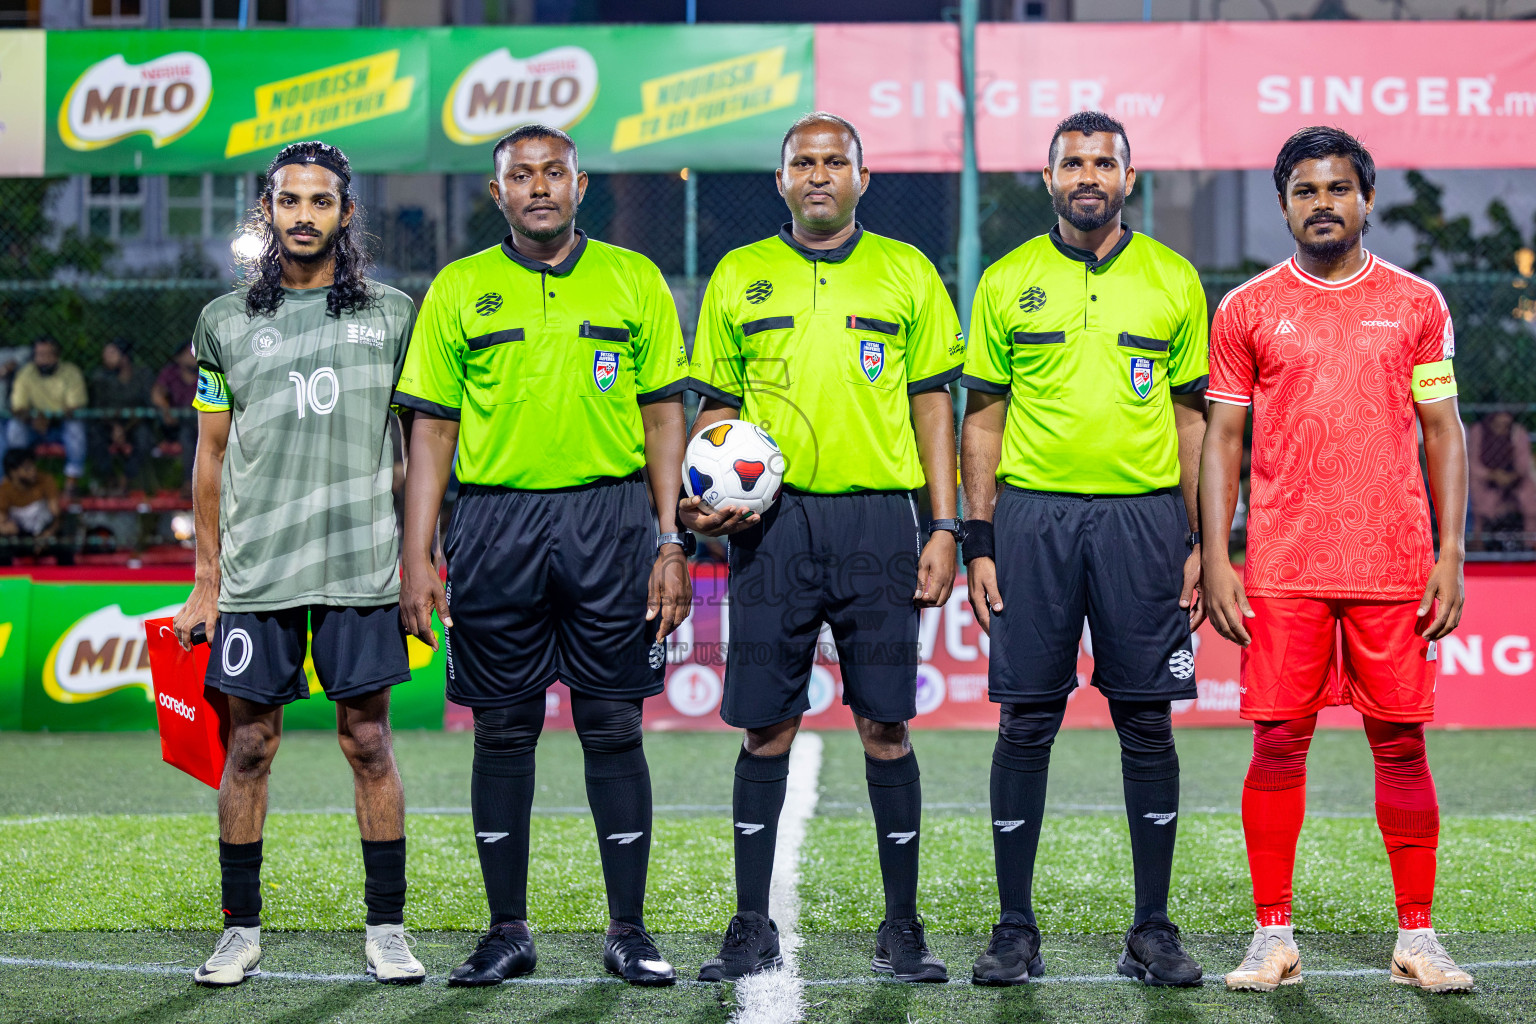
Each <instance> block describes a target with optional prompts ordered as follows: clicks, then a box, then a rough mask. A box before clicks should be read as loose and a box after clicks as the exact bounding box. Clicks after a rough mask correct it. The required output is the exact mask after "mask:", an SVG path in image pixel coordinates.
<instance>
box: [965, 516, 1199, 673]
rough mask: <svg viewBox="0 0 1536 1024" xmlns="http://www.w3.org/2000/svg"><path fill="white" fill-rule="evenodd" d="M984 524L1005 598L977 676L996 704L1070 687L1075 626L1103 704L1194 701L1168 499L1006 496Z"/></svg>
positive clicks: (1184, 526) (1176, 521)
mask: <svg viewBox="0 0 1536 1024" xmlns="http://www.w3.org/2000/svg"><path fill="white" fill-rule="evenodd" d="M993 523H994V530H995V534H996V546H997V559H996V561H997V586H998V589H999V590H1000V591H1001V594H1002V600H1003V611H1002V612H1001V613H1000V614H997V615H996V616H995V617H994V618H993V620H992V636H991V641H992V654H991V665H990V668H989V670H988V673H987V680H988V689H989V690H990V693H991V697H992V699H993V700H994V701H997V702H999V703H1013V702H1033V701H1047V700H1054V699H1056V698H1059V697H1065V696H1066V695H1067V694H1069V693H1071V692H1072V691H1073V690H1074V689H1076V688H1077V643H1078V640H1079V638H1081V637H1082V635H1083V619H1084V618H1086V619H1087V620H1088V634H1089V638H1090V640H1091V643H1092V647H1093V651H1092V653H1093V685H1094V686H1097V687H1098V688H1099V689H1100V690H1101V691H1102V692H1103V693H1104V695H1105V696H1106V697H1113V698H1115V699H1117V700H1143V701H1153V700H1155V701H1162V700H1184V699H1187V698H1191V697H1194V696H1196V695H1197V692H1198V691H1197V690H1196V688H1195V659H1194V649H1193V647H1192V646H1191V642H1190V633H1189V612H1188V610H1186V609H1183V608H1180V607H1179V591H1180V589H1181V588H1182V586H1183V583H1184V562H1185V560H1186V559H1187V558H1188V557H1189V551H1190V549H1189V545H1188V543H1187V540H1186V538H1187V536H1188V533H1189V517H1188V516H1187V515H1186V514H1185V511H1184V500H1183V498H1182V497H1180V496H1179V494H1178V492H1177V491H1176V490H1169V491H1154V492H1152V493H1151V494H1136V495H1125V496H1120V495H1112V496H1103V495H1096V496H1087V495H1074V494H1051V493H1047V492H1043V491H1026V490H1022V489H1020V488H1018V487H1012V486H1004V487H1003V489H1002V492H1001V493H1000V494H999V495H998V496H997V510H996V512H995V513H994V515H993Z"/></svg>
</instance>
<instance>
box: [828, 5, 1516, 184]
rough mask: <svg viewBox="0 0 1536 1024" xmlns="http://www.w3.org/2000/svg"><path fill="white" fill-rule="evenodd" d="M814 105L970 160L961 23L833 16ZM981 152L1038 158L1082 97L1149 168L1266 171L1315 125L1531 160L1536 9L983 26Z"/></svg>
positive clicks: (913, 145) (890, 162)
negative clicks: (1450, 15) (1115, 121)
mask: <svg viewBox="0 0 1536 1024" xmlns="http://www.w3.org/2000/svg"><path fill="white" fill-rule="evenodd" d="M816 32H817V36H816V67H817V87H816V97H817V104H818V105H819V106H821V107H823V108H826V109H830V110H834V111H836V112H838V113H841V114H843V115H844V116H846V117H848V118H849V119H850V120H852V121H854V123H855V124H857V125H858V126H859V128H860V130H861V131H862V132H863V134H864V140H865V146H866V152H867V155H868V158H867V160H866V162H867V163H868V164H869V166H870V167H871V168H872V169H874V170H876V171H880V170H884V171H954V170H958V169H959V168H960V148H959V138H960V119H961V110H962V104H963V99H962V96H961V92H960V88H959V77H960V71H959V59H958V52H957V46H958V38H957V35H956V29H955V28H954V27H953V26H950V25H865V26H855V25H820V26H817V29H816ZM976 94H977V105H976V131H977V143H976V151H977V161H978V164H979V165H980V167H981V169H982V170H984V171H1032V170H1036V169H1038V168H1039V167H1040V166H1042V165H1043V164H1044V162H1045V152H1046V148H1047V144H1048V143H1049V141H1050V136H1051V132H1052V130H1053V128H1054V127H1055V125H1056V122H1058V121H1059V120H1060V119H1061V118H1063V117H1065V116H1066V115H1067V114H1069V113H1072V112H1073V111H1076V110H1090V109H1096V110H1104V111H1106V112H1108V113H1110V114H1112V115H1114V116H1115V117H1117V118H1119V119H1120V120H1121V121H1122V122H1124V124H1125V126H1126V128H1127V130H1128V132H1129V134H1130V138H1131V146H1132V156H1133V159H1134V162H1135V163H1136V165H1137V166H1138V167H1141V168H1143V169H1197V168H1258V169H1262V168H1268V167H1270V166H1272V165H1273V163H1274V157H1275V152H1276V151H1277V150H1278V149H1279V147H1280V144H1281V143H1282V142H1283V141H1284V140H1285V138H1286V137H1287V136H1288V135H1289V134H1290V133H1291V132H1293V131H1295V130H1296V129H1297V128H1300V127H1303V126H1305V125H1309V124H1320V123H1321V124H1333V125H1338V126H1339V127H1342V128H1345V129H1347V130H1349V131H1351V132H1354V133H1356V134H1358V135H1359V136H1360V137H1361V138H1362V139H1363V140H1364V141H1365V143H1366V145H1367V146H1369V147H1371V150H1372V152H1373V154H1374V155H1375V157H1376V161H1377V163H1378V164H1379V165H1380V166H1383V167H1437V168H1456V167H1531V166H1536V24H1531V23H1521V22H1444V23H1435V22H1414V23H1404V22H1347V23H1345V22H1306V23H1288V22H1285V23H1279V22H1263V23H1257V22H1242V23H1234V22H1227V23H1195V22H1187V23H1157V24H1135V23H1132V24H1047V25H1041V24H1016V23H988V24H983V25H981V26H979V27H978V29H977V36H976Z"/></svg>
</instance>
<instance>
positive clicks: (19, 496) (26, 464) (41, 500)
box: [0, 448, 74, 565]
mask: <svg viewBox="0 0 1536 1024" xmlns="http://www.w3.org/2000/svg"><path fill="white" fill-rule="evenodd" d="M4 466H5V479H3V480H0V565H9V564H10V561H11V559H12V558H13V557H14V556H15V555H18V554H27V555H41V554H53V555H55V556H57V558H58V561H59V564H60V565H67V564H70V563H71V562H73V561H74V559H73V557H72V555H71V554H70V552H69V551H68V550H67V548H66V547H65V546H64V545H62V544H60V543H59V541H58V533H59V513H60V511H61V510H62V503H61V501H60V499H59V485H58V484H57V483H56V482H55V481H54V479H53V477H52V476H50V475H49V474H47V473H39V472H38V471H37V459H36V457H35V456H33V454H32V452H31V451H29V450H28V449H26V448H12V449H11V450H10V451H8V452H6V453H5V462H4Z"/></svg>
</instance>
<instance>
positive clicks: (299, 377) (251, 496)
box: [174, 142, 426, 985]
mask: <svg viewBox="0 0 1536 1024" xmlns="http://www.w3.org/2000/svg"><path fill="white" fill-rule="evenodd" d="M350 184H351V169H350V167H349V165H348V163H347V159H346V157H345V156H343V155H342V154H341V151H340V150H337V149H336V148H335V147H333V146H328V145H325V144H324V143H319V142H301V143H296V144H294V145H291V146H288V147H287V148H285V149H284V150H282V152H280V153H279V154H278V155H277V157H276V159H274V160H273V161H272V165H271V167H270V168H269V169H268V171H267V190H266V192H265V193H264V194H263V195H262V197H261V212H262V219H261V228H262V229H263V230H264V232H265V235H266V242H265V246H264V249H263V252H262V254H261V255H260V257H258V258H257V259H256V260H255V261H254V266H253V267H252V268H251V273H250V275H249V279H248V280H247V282H246V284H245V287H243V288H241V289H240V290H238V291H236V292H234V293H232V294H229V295H224V296H221V297H219V298H217V299H215V300H213V301H212V302H210V303H209V304H208V305H207V306H206V307H205V308H204V309H203V313H202V316H201V317H200V318H199V319H198V323H197V329H196V332H195V334H194V336H193V349H194V351H195V352H196V354H197V361H198V366H199V374H198V393H197V398H196V400H195V401H194V402H193V405H194V406H195V407H196V408H197V410H198V412H199V423H198V443H197V458H196V463H195V468H194V472H193V486H194V496H193V505H194V508H195V515H196V520H197V583H196V586H195V587H194V588H193V590H192V595H191V597H189V598H188V599H187V603H186V606H185V607H183V608H182V610H181V611H180V612H179V613H177V615H176V620H175V623H174V625H175V630H176V635H177V638H178V639H179V640H180V641H181V643H182V645H183V646H186V647H190V645H191V632H192V628H193V627H194V626H195V625H197V624H198V623H203V624H204V625H205V627H206V629H207V632H208V636H209V640H210V642H211V643H212V645H213V651H212V656H211V657H210V659H209V663H208V684H209V685H210V686H212V687H214V688H215V689H217V690H220V691H222V692H223V693H224V694H225V695H227V696H228V698H229V711H230V728H229V758H228V760H227V761H226V762H225V765H224V779H223V782H222V783H221V784H220V786H219V866H220V868H221V870H222V874H223V899H224V925H225V929H224V934H223V935H222V937H221V938H220V939H219V943H218V946H217V947H216V948H215V950H214V952H213V955H212V956H211V957H209V959H208V961H207V962H206V963H204V964H203V965H202V966H201V967H199V968H198V969H197V971H196V972H195V973H194V974H193V977H194V978H195V980H197V981H198V982H199V983H200V984H204V985H238V984H239V983H240V982H241V981H244V980H245V978H246V977H248V976H249V975H251V974H254V973H256V972H257V964H258V963H259V962H260V961H261V917H260V914H261V827H262V823H263V821H264V819H265V818H266V810H267V775H268V772H269V769H270V766H271V764H272V758H273V755H275V754H276V753H277V745H278V738H279V736H280V734H281V732H282V723H283V705H285V704H287V703H289V702H290V701H293V700H296V699H299V698H305V697H308V696H309V684H308V681H307V680H306V679H305V675H304V654H305V642H306V639H307V635H308V634H309V633H310V632H311V631H313V635H314V642H313V645H312V648H311V653H312V655H313V658H314V664H315V672H316V674H317V675H318V676H319V677H320V684H321V685H322V686H323V687H324V688H325V692H326V695H327V696H328V697H330V698H331V700H333V701H335V702H336V729H337V732H338V734H339V736H340V739H341V749H342V751H343V752H344V753H345V754H346V756H347V760H348V762H350V763H351V765H352V774H353V780H354V783H355V790H356V796H357V822H358V826H359V828H360V829H361V830H362V839H363V869H364V874H365V877H366V881H365V884H364V901H365V902H366V904H367V907H368V922H367V924H368V928H367V939H366V942H365V951H366V956H367V960H368V973H369V974H371V975H373V976H374V977H376V978H377V979H378V980H379V981H385V982H394V983H406V984H408V983H414V982H419V981H421V980H422V979H424V978H425V977H426V971H425V970H423V968H422V966H421V964H420V963H418V962H417V960H416V958H415V957H414V956H412V955H411V952H410V949H409V948H408V947H407V945H406V938H405V928H404V917H403V912H404V908H405V832H404V828H405V798H404V795H403V793H402V791H401V787H400V773H399V772H398V771H397V770H396V768H395V758H394V751H393V749H392V747H391V743H390V735H389V687H391V686H393V685H394V684H395V683H399V682H404V681H405V680H407V679H409V678H410V670H409V664H408V662H407V659H406V652H405V635H404V634H403V633H402V632H401V630H400V614H399V605H398V604H397V602H398V600H399V594H400V576H399V544H398V541H397V539H396V534H395V512H394V502H393V499H392V497H391V494H390V482H391V475H392V472H393V463H394V460H393V451H392V448H391V445H390V438H389V416H390V395H391V394H392V393H393V390H394V386H395V382H396V380H397V379H398V378H399V376H400V367H401V365H402V364H403V363H404V361H405V349H406V344H407V341H408V339H409V338H410V332H411V327H412V324H413V323H414V321H415V317H416V311H415V307H414V306H413V305H412V304H411V300H410V299H409V298H407V297H406V296H405V295H404V294H402V293H400V292H398V291H395V290H394V289H392V288H387V287H385V286H384V285H381V284H379V283H377V282H375V281H370V280H368V279H367V278H366V277H365V276H364V272H365V270H366V268H367V257H366V254H365V253H364V252H363V250H362V248H361V245H360V243H359V241H358V237H357V236H358V235H359V234H360V232H361V225H360V223H359V220H358V214H357V207H356V203H355V201H354V199H353V197H352V193H351V190H350Z"/></svg>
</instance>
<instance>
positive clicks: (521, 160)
mask: <svg viewBox="0 0 1536 1024" xmlns="http://www.w3.org/2000/svg"><path fill="white" fill-rule="evenodd" d="M493 152H494V160H495V166H496V177H495V178H494V179H493V180H492V181H491V183H490V191H491V197H492V198H493V199H494V200H495V201H496V205H497V206H498V207H499V208H500V209H501V212H502V213H503V214H504V215H505V216H506V218H507V223H508V225H509V226H510V227H511V229H512V230H511V232H510V233H509V234H508V235H507V237H506V239H505V240H504V241H503V242H502V243H501V244H500V245H499V246H494V247H492V248H490V249H486V250H485V251H483V252H479V253H476V254H474V255H473V256H467V257H465V258H464V259H462V260H458V261H456V262H454V263H452V264H449V265H448V266H447V267H445V268H443V271H442V273H440V274H438V276H437V279H436V280H434V281H433V282H432V288H431V290H430V291H429V292H428V293H427V297H426V299H425V300H424V301H423V303H422V307H421V315H420V316H419V317H418V319H417V321H416V330H415V333H414V334H413V335H412V336H411V345H410V349H409V350H408V352H407V353H406V359H405V367H404V369H403V370H402V371H401V373H400V381H399V383H398V384H397V385H396V391H395V402H396V403H397V404H398V405H400V406H401V407H402V408H404V409H407V410H409V411H410V412H411V413H412V415H413V419H414V423H413V426H412V429H411V441H410V462H409V464H408V467H407V471H406V484H405V486H406V499H405V540H404V544H403V545H402V549H403V557H402V561H403V563H404V569H405V580H404V583H403V585H402V587H401V598H400V604H401V622H402V624H403V625H404V627H405V628H406V629H407V630H408V631H409V632H411V633H413V634H415V635H416V636H417V637H419V638H420V639H422V640H423V641H425V642H427V643H429V644H431V645H432V646H434V647H435V646H436V645H437V641H436V638H435V637H434V636H433V635H432V627H431V619H432V611H433V609H434V608H435V609H436V610H437V612H438V614H439V615H440V616H441V617H442V620H443V625H444V626H445V627H447V629H446V630H445V633H446V642H447V646H448V697H449V699H451V700H453V701H454V702H456V703H459V704H464V705H467V706H469V707H470V708H472V709H474V714H475V762H474V771H473V774H472V776H471V781H470V804H471V808H472V811H473V815H472V825H473V828H474V834H475V848H476V850H477V851H478V852H479V854H480V869H481V874H482V875H483V876H484V880H485V890H486V900H487V903H488V904H489V906H490V911H491V924H490V929H489V931H487V933H486V934H485V936H484V938H482V939H481V940H480V944H479V946H478V947H477V948H476V949H475V951H474V953H473V954H471V955H470V957H469V959H468V960H466V961H465V962H464V963H463V964H461V965H460V966H459V967H457V968H456V969H454V971H453V972H452V973H451V974H449V976H448V984H450V985H494V984H497V983H499V982H501V981H502V980H503V979H505V978H509V977H513V976H516V975H519V974H526V973H528V972H529V971H531V970H533V967H534V962H535V953H534V947H533V937H532V935H531V934H530V932H529V929H528V921H527V917H528V907H527V902H528V843H529V829H528V825H529V821H528V816H529V811H530V808H531V805H532V803H533V790H534V775H533V768H534V748H535V745H536V744H537V743H538V738H539V733H540V731H541V730H542V729H543V726H544V707H545V704H544V692H545V690H546V689H547V688H548V687H549V685H550V684H551V683H553V682H554V681H555V680H556V679H558V680H560V681H561V682H563V683H565V684H566V685H567V686H569V687H570V689H571V716H572V718H573V719H574V720H575V723H576V732H577V734H578V735H579V736H580V738H581V746H582V751H583V755H584V760H585V764H586V778H587V800H588V802H589V803H590V804H591V806H592V817H593V822H594V824H595V825H596V826H597V838H598V851H599V854H600V855H601V858H602V865H603V880H604V882H605V883H606V886H607V890H608V915H609V926H608V934H607V938H606V940H605V942H604V948H603V963H604V964H605V966H607V968H608V970H609V971H611V972H613V973H614V974H618V975H620V976H621V977H623V978H624V980H625V981H628V982H631V983H633V984H640V985H666V984H671V983H672V981H673V980H674V978H675V973H674V972H673V970H672V967H671V965H669V964H668V963H667V962H666V961H665V960H663V959H662V957H661V954H660V953H659V952H658V951H657V949H656V946H655V943H654V942H652V940H651V937H650V935H649V934H648V933H647V932H646V930H645V923H644V918H643V908H644V900H645V878H646V870H647V866H648V864H649V859H650V849H651V779H650V771H649V768H648V766H647V765H646V760H645V751H644V749H643V747H642V735H641V731H640V724H641V703H642V701H643V699H644V698H645V697H648V696H651V695H653V694H656V693H660V692H661V689H662V674H663V671H664V665H665V653H666V652H665V648H664V647H663V641H664V640H665V638H666V635H667V634H668V633H670V632H671V631H672V630H673V629H674V628H675V627H676V625H677V623H678V622H680V621H681V620H682V619H683V618H685V617H686V616H687V614H688V604H689V600H690V597H691V590H690V586H689V581H688V570H687V565H686V561H685V552H686V551H687V548H688V542H689V541H691V540H692V538H691V537H687V536H684V535H683V534H681V533H679V532H678V531H677V526H676V512H677V504H676V495H677V494H678V492H679V489H680V487H681V486H682V469H681V464H682V458H683V433H684V417H683V404H682V393H683V391H685V390H686V389H687V386H688V360H687V357H686V356H685V355H684V354H683V340H682V332H681V330H680V329H679V326H678V321H677V308H676V306H674V305H673V303H672V294H671V292H670V291H669V290H668V289H667V284H666V282H665V281H664V280H663V279H662V276H661V272H660V271H659V270H657V269H656V266H655V264H653V263H652V262H651V261H650V260H648V259H646V258H645V257H644V256H641V255H640V254H639V253H635V252H630V251H629V250H627V249H620V248H619V247H618V246H614V245H606V244H604V243H602V242H599V241H597V240H596V239H592V238H588V237H587V235H586V233H585V232H583V231H579V230H577V228H576V207H577V205H578V204H579V203H580V202H581V196H582V194H583V193H584V192H585V191H586V187H587V176H586V174H585V173H583V172H581V171H579V170H578V169H577V161H576V145H575V143H573V142H572V141H571V139H570V137H569V136H568V135H566V134H565V133H564V132H562V131H559V130H557V129H555V128H550V127H547V126H545V125H527V126H524V127H522V128H519V129H517V130H516V131H514V132H512V133H511V134H510V135H508V136H506V137H505V138H503V139H502V140H501V141H500V142H498V143H497V144H496V147H495V149H494V151H493ZM455 464H456V467H457V469H456V472H457V474H458V477H459V480H460V481H461V482H462V483H463V485H464V486H463V489H462V490H461V491H460V496H459V499H458V501H457V502H456V503H455V505H454V510H453V520H452V523H451V525H450V526H449V529H448V534H447V537H446V538H445V540H444V543H443V548H444V551H445V552H446V554H447V556H448V590H447V592H446V593H445V592H444V588H443V585H442V583H441V582H440V581H439V579H438V576H437V571H436V569H435V568H434V566H433V565H432V558H431V552H432V534H433V527H434V526H435V525H436V522H437V516H438V510H439V509H440V508H441V506H442V501H443V491H444V489H445V487H446V485H447V481H448V472H449V469H450V467H452V466H455ZM651 491H653V492H654V493H655V494H656V495H658V496H661V498H662V500H661V501H659V502H657V503H655V510H654V512H653V511H652V501H651V499H650V495H649V493H648V492H651ZM658 530H659V533H658Z"/></svg>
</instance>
